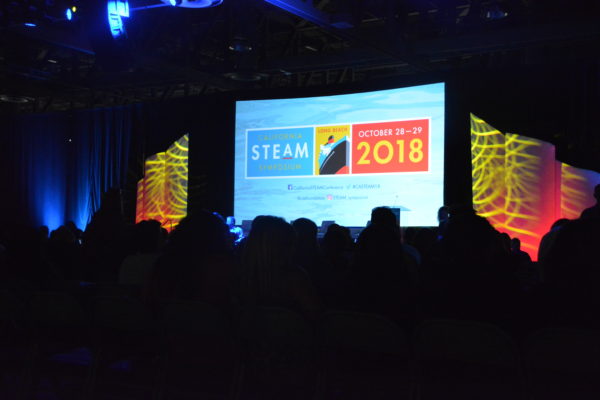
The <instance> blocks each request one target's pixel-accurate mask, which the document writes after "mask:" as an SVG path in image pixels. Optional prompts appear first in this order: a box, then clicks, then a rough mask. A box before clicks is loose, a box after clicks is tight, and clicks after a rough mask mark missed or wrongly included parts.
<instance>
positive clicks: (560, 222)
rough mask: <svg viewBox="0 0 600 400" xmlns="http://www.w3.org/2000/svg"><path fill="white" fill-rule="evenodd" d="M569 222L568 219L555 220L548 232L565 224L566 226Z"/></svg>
mask: <svg viewBox="0 0 600 400" xmlns="http://www.w3.org/2000/svg"><path fill="white" fill-rule="evenodd" d="M570 221H571V220H570V219H568V218H560V219H557V220H556V221H554V223H553V224H552V228H550V230H552V231H554V230H557V229H560V228H561V227H563V226H565V225H566V224H568V223H569V222H570Z"/></svg>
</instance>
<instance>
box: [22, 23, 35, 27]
mask: <svg viewBox="0 0 600 400" xmlns="http://www.w3.org/2000/svg"><path fill="white" fill-rule="evenodd" d="M23 25H25V26H28V27H30V28H35V27H36V26H37V24H34V23H33V22H25V23H24V24H23Z"/></svg>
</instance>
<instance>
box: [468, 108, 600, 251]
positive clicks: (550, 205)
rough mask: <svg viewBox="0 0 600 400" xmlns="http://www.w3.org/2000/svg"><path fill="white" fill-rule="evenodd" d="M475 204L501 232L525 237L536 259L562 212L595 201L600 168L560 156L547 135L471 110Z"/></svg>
mask: <svg viewBox="0 0 600 400" xmlns="http://www.w3.org/2000/svg"><path fill="white" fill-rule="evenodd" d="M471 164H472V176H473V207H474V208H475V210H476V211H477V213H478V214H479V215H481V216H483V217H486V218H487V219H488V220H489V221H490V223H491V224H492V225H493V226H494V227H495V228H496V229H498V230H499V231H500V232H506V233H507V234H509V235H510V236H511V237H517V238H519V239H520V240H521V245H522V248H523V250H525V251H527V252H528V253H529V255H530V256H531V257H532V259H534V260H535V259H536V258H537V249H538V247H539V242H540V240H541V238H542V236H543V235H544V234H545V233H546V232H548V230H549V229H550V226H551V225H552V223H554V221H556V220H557V219H559V218H570V219H572V218H577V217H578V216H579V214H580V213H581V211H582V210H583V209H584V208H586V207H589V206H590V205H591V204H593V203H594V200H593V198H592V192H593V187H594V185H595V184H596V183H597V182H600V174H598V173H596V172H593V171H588V170H583V169H579V168H574V167H571V166H569V165H567V164H564V163H560V162H558V161H556V158H555V148H554V146H553V145H552V144H550V143H547V142H544V141H542V140H538V139H533V138H529V137H527V136H521V135H516V134H511V133H507V134H503V133H502V132H500V131H498V130H497V129H495V128H493V127H492V126H491V125H489V124H488V123H486V122H485V121H484V120H482V119H481V118H478V117H477V116H475V115H473V114H471Z"/></svg>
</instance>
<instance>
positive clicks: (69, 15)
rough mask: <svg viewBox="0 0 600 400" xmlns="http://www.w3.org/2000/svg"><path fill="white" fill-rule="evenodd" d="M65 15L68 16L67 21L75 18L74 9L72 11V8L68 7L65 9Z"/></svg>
mask: <svg viewBox="0 0 600 400" xmlns="http://www.w3.org/2000/svg"><path fill="white" fill-rule="evenodd" d="M65 17H67V21H70V20H72V19H73V11H71V9H70V8H67V10H66V11H65Z"/></svg>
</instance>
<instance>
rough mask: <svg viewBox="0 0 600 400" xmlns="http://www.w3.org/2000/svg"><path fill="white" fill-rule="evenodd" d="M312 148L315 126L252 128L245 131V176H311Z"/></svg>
mask: <svg viewBox="0 0 600 400" xmlns="http://www.w3.org/2000/svg"><path fill="white" fill-rule="evenodd" d="M313 147H314V128H313V127H301V128H275V129H249V130H247V131H246V148H247V151H246V177H248V178H267V177H284V176H306V175H312V174H313V165H312V157H313V156H312V155H313Z"/></svg>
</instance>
